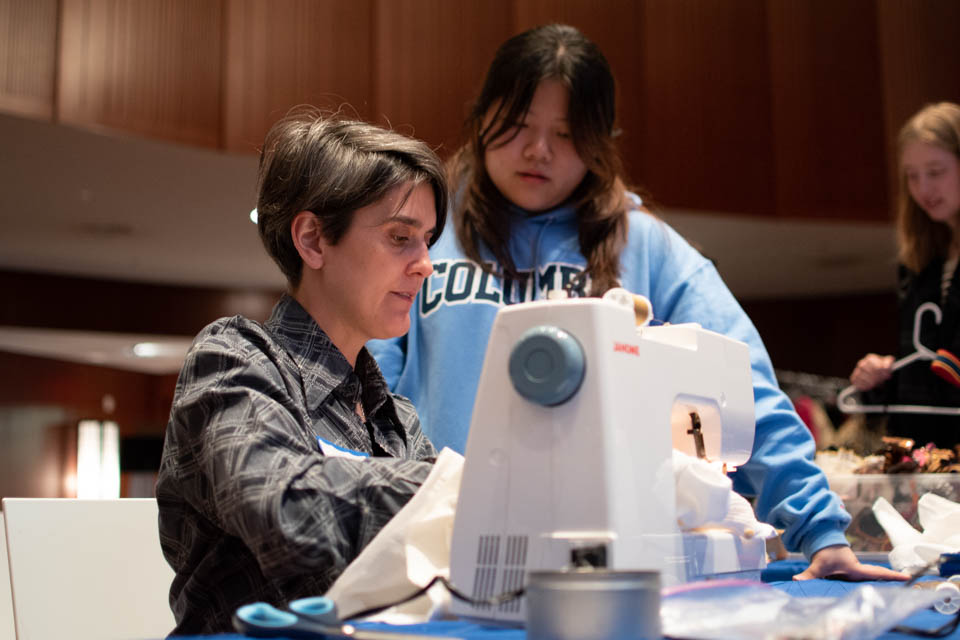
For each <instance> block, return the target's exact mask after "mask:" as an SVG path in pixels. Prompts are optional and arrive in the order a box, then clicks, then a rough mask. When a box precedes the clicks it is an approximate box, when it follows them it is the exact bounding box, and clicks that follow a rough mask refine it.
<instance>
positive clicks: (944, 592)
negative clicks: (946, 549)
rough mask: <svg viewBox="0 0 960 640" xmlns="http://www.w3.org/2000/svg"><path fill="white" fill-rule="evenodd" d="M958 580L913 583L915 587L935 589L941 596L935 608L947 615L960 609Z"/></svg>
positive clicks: (934, 605) (934, 604)
mask: <svg viewBox="0 0 960 640" xmlns="http://www.w3.org/2000/svg"><path fill="white" fill-rule="evenodd" d="M954 577H955V576H954ZM958 584H960V583H958V581H957V580H953V579H950V580H930V581H927V582H918V583H916V584H915V585H913V588H914V589H933V590H934V591H935V592H936V594H937V595H938V596H939V597H940V599H939V600H937V601H936V602H935V603H933V608H934V609H935V610H936V611H937V612H938V613H942V614H945V615H953V614H955V613H956V612H957V611H960V586H958Z"/></svg>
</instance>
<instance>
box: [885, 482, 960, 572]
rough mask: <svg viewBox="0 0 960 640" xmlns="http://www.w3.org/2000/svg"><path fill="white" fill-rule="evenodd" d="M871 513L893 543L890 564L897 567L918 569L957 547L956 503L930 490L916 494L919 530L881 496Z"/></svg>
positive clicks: (959, 542)
mask: <svg viewBox="0 0 960 640" xmlns="http://www.w3.org/2000/svg"><path fill="white" fill-rule="evenodd" d="M873 514H874V516H876V518H877V522H879V523H880V526H881V527H883V530H884V531H885V532H886V534H887V537H888V538H890V544H891V545H893V550H891V551H890V555H889V559H890V566H891V567H892V568H893V569H895V570H897V571H908V572H914V571H919V570H921V569H923V568H924V567H925V566H926V565H928V564H930V563H931V562H933V561H935V560H936V559H937V558H939V557H940V554H942V553H956V552H957V551H960V504H957V503H956V502H951V501H950V500H947V499H946V498H943V497H941V496H938V495H936V494H933V493H925V494H923V495H922V496H920V500H919V501H918V502H917V516H918V518H919V520H920V526H921V527H922V528H923V532H922V533H921V532H920V531H917V530H916V529H914V528H913V526H911V525H910V523H909V522H907V521H906V520H905V519H904V517H903V516H902V515H900V513H899V512H898V511H897V510H896V509H895V508H894V507H893V505H891V504H890V503H889V502H888V501H887V500H886V498H883V497H882V496H881V497H879V498H877V499H876V501H875V502H874V503H873ZM931 570H934V569H931Z"/></svg>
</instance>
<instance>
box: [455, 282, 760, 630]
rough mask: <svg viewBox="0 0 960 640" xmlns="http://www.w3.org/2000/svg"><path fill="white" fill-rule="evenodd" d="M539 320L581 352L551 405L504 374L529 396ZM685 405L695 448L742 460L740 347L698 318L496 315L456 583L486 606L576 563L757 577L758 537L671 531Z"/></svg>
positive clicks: (559, 309) (466, 489)
mask: <svg viewBox="0 0 960 640" xmlns="http://www.w3.org/2000/svg"><path fill="white" fill-rule="evenodd" d="M543 327H551V328H554V329H557V330H558V331H557V332H554V331H553V330H552V329H551V330H550V331H547V333H552V334H554V338H550V339H556V340H558V341H559V342H560V343H569V342H570V340H569V339H570V338H572V339H573V342H575V343H577V345H578V346H579V349H580V351H581V352H582V360H583V366H582V368H581V378H580V383H579V385H578V386H577V387H576V388H575V389H574V391H573V393H572V395H570V397H569V398H568V399H566V400H565V401H562V402H561V403H555V402H554V401H555V398H550V397H548V398H546V399H543V398H534V400H531V399H528V397H525V395H521V392H520V391H518V388H517V384H516V383H515V382H514V379H515V377H514V373H513V372H511V367H517V366H521V367H522V366H525V365H524V363H526V364H527V365H529V366H530V367H532V369H531V371H532V372H533V378H534V381H533V384H534V387H536V384H537V380H536V377H537V376H539V375H540V374H541V373H543V372H544V371H547V373H549V371H548V370H549V369H550V362H549V361H551V358H553V356H557V355H558V354H559V352H555V351H552V350H553V349H554V348H555V347H554V346H551V345H547V348H546V351H544V349H541V348H539V347H541V346H543V345H542V344H539V345H534V347H533V348H525V347H529V346H530V345H529V344H526V345H525V344H524V343H525V342H529V341H530V333H531V331H533V332H536V331H538V330H539V329H540V328H543ZM533 328H536V329H533ZM533 339H534V340H539V338H537V337H535V338H533ZM561 346H563V345H561ZM566 346H569V344H567V345H566ZM574 351H576V349H574ZM559 357H560V359H561V360H564V359H566V358H567V356H564V355H562V354H560V355H559ZM544 359H545V360H544ZM574 359H575V358H574ZM544 362H547V366H546V369H544V368H543V366H542V365H543V363H544ZM575 368H576V367H574V369H575ZM576 375H577V374H576V372H574V373H572V374H570V375H568V376H567V377H568V378H571V379H573V378H576ZM554 382H555V381H554ZM571 384H572V383H571ZM521 386H522V385H521ZM549 386H555V385H553V383H551V384H550V385H549ZM524 393H527V394H528V391H527V390H525V391H524ZM533 393H534V395H536V393H539V391H537V390H536V389H535V390H534V392H533ZM528 395H529V394H528ZM548 395H549V393H548ZM694 412H695V413H696V414H697V415H698V416H699V421H700V430H701V432H702V442H701V446H700V449H701V454H703V453H705V454H706V457H707V458H709V459H711V460H721V461H724V462H726V463H727V464H728V465H731V466H733V465H740V464H743V463H744V462H746V461H747V459H748V458H749V457H750V452H751V450H752V447H753V435H754V422H755V419H754V407H753V383H752V379H751V370H750V358H749V352H748V348H747V346H746V345H745V344H743V343H742V342H739V341H736V340H732V339H730V338H727V337H725V336H722V335H720V334H717V333H714V332H711V331H707V330H704V329H702V328H701V327H700V326H699V325H695V324H685V325H664V326H645V327H637V326H636V321H635V317H634V313H633V311H632V310H631V309H629V308H626V307H624V306H622V305H619V304H616V303H614V302H610V301H607V300H601V299H598V298H578V299H568V300H557V301H538V302H531V303H525V304H518V305H513V306H510V307H505V308H503V309H501V310H500V312H499V314H498V315H497V317H496V320H495V322H494V325H493V330H492V332H491V335H490V341H489V343H488V345H487V351H486V356H485V360H484V366H483V371H482V373H481V376H480V383H479V387H478V390H477V397H476V403H475V405H474V410H473V417H472V422H471V427H470V433H469V437H468V440H467V448H466V460H465V465H464V471H463V478H462V481H461V487H460V497H459V502H458V509H457V515H456V519H455V523H454V531H453V539H452V553H451V567H450V571H451V578H452V581H453V583H454V584H455V585H457V586H458V587H459V588H460V589H461V590H463V591H465V592H466V593H467V594H469V595H472V596H473V597H474V598H489V597H492V596H495V595H498V594H501V593H505V592H509V591H512V590H515V589H518V588H520V587H522V586H523V585H524V584H525V581H526V575H527V572H529V571H534V570H541V569H543V570H556V569H564V568H568V567H571V566H574V565H575V564H577V563H582V564H588V565H592V566H596V567H606V568H608V569H614V570H651V569H653V570H659V571H660V572H661V577H662V578H661V579H662V583H663V585H664V586H668V585H671V584H677V583H682V582H687V581H691V580H696V579H701V578H704V577H708V576H709V575H711V574H722V573H736V572H740V571H745V570H759V569H761V568H763V567H764V566H765V565H766V552H765V544H764V541H763V540H762V539H759V538H757V539H755V540H749V541H747V540H743V539H740V538H738V537H737V536H734V535H733V534H730V533H726V532H723V533H714V532H711V533H708V534H703V533H701V534H685V533H681V532H680V530H679V528H678V525H677V518H676V500H675V491H674V474H673V467H672V461H671V459H672V449H673V448H677V449H679V450H681V451H683V452H685V453H688V454H690V455H696V454H697V448H698V445H697V443H696V440H695V438H694V436H693V435H691V433H690V432H691V431H692V429H691V427H692V425H693V420H692V418H691V416H690V414H691V413H694ZM721 425H722V428H721ZM523 600H524V599H516V600H513V601H511V602H509V603H506V604H503V605H500V606H499V607H473V606H471V605H468V604H466V603H464V602H461V601H458V600H454V601H453V606H454V611H455V612H456V613H458V614H459V615H462V616H465V617H472V618H482V619H486V620H500V621H506V622H518V621H522V620H523V619H524V615H525V612H524V606H523Z"/></svg>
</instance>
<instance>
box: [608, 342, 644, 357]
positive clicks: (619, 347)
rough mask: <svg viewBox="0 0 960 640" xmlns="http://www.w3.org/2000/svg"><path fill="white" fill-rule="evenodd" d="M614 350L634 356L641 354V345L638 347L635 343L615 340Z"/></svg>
mask: <svg viewBox="0 0 960 640" xmlns="http://www.w3.org/2000/svg"><path fill="white" fill-rule="evenodd" d="M613 350H614V351H615V352H616V351H619V352H622V353H629V354H630V355H634V356H639V355H640V347H638V346H637V345H635V344H627V343H626V342H614V343H613Z"/></svg>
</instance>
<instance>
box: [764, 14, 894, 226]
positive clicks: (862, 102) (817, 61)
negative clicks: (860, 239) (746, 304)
mask: <svg viewBox="0 0 960 640" xmlns="http://www.w3.org/2000/svg"><path fill="white" fill-rule="evenodd" d="M768 8H769V30H770V31H769V42H770V66H771V79H770V91H771V93H772V96H773V140H774V149H775V162H776V186H777V192H776V209H777V212H778V214H779V215H782V216H791V217H805V218H843V219H848V220H849V219H876V220H882V219H885V218H886V216H887V211H888V208H887V195H886V172H885V159H884V154H885V150H884V140H883V103H882V99H881V78H880V68H879V64H878V58H877V36H876V11H875V2H874V0H845V1H844V2H835V1H834V0H806V1H804V2H781V1H778V0H771V1H770V2H769V3H768Z"/></svg>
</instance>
